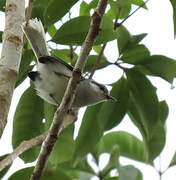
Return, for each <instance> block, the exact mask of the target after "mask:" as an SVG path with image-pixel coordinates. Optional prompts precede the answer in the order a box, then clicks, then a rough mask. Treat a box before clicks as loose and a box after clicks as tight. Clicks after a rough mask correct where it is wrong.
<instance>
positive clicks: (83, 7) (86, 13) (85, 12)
mask: <svg viewBox="0 0 176 180" xmlns="http://www.w3.org/2000/svg"><path fill="white" fill-rule="evenodd" d="M88 7H89V5H88V4H87V3H86V2H85V1H83V2H82V3H81V5H80V9H79V15H80V16H90V12H89V8H88Z"/></svg>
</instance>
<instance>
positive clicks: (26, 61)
mask: <svg viewBox="0 0 176 180" xmlns="http://www.w3.org/2000/svg"><path fill="white" fill-rule="evenodd" d="M33 60H34V53H33V52H32V50H25V51H24V53H23V56H22V58H21V63H20V69H19V73H18V79H17V81H16V84H15V88H16V87H17V86H19V85H20V84H21V83H22V82H23V81H24V80H25V79H26V77H27V73H28V72H29V71H31V70H32V69H33V67H34V66H30V63H31V62H32V61H33Z"/></svg>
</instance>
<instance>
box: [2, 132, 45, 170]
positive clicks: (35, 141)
mask: <svg viewBox="0 0 176 180" xmlns="http://www.w3.org/2000/svg"><path fill="white" fill-rule="evenodd" d="M47 134H48V132H45V133H43V134H41V135H40V136H37V137H35V138H32V139H30V140H27V141H23V142H22V143H21V144H20V145H19V146H18V147H17V148H16V149H15V150H14V151H13V152H12V153H11V154H10V155H8V156H7V157H6V158H5V159H3V160H2V161H1V162H0V171H2V170H3V169H4V168H5V167H7V166H8V165H10V164H11V163H12V162H13V161H14V160H15V159H16V158H17V157H18V156H19V155H20V154H22V153H24V152H25V151H27V150H28V149H31V148H32V147H35V146H38V145H41V144H42V142H43V141H44V140H45V138H46V136H47Z"/></svg>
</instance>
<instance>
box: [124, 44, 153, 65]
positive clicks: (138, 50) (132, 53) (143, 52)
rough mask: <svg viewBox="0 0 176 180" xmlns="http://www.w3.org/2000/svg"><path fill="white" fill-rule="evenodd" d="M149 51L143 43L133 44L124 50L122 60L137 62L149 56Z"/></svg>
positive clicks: (131, 62)
mask: <svg viewBox="0 0 176 180" xmlns="http://www.w3.org/2000/svg"><path fill="white" fill-rule="evenodd" d="M149 55H150V52H149V50H148V49H147V47H146V46H145V45H135V46H132V47H130V48H128V49H126V50H124V52H123V55H122V58H121V59H122V61H123V62H126V63H130V64H139V63H141V62H142V61H143V60H144V59H145V58H147V57H149Z"/></svg>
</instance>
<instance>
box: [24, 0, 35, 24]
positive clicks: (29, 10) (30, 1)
mask: <svg viewBox="0 0 176 180" xmlns="http://www.w3.org/2000/svg"><path fill="white" fill-rule="evenodd" d="M33 2H34V0H29V4H28V8H27V13H26V24H28V22H29V19H30V18H31V12H32V6H33Z"/></svg>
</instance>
